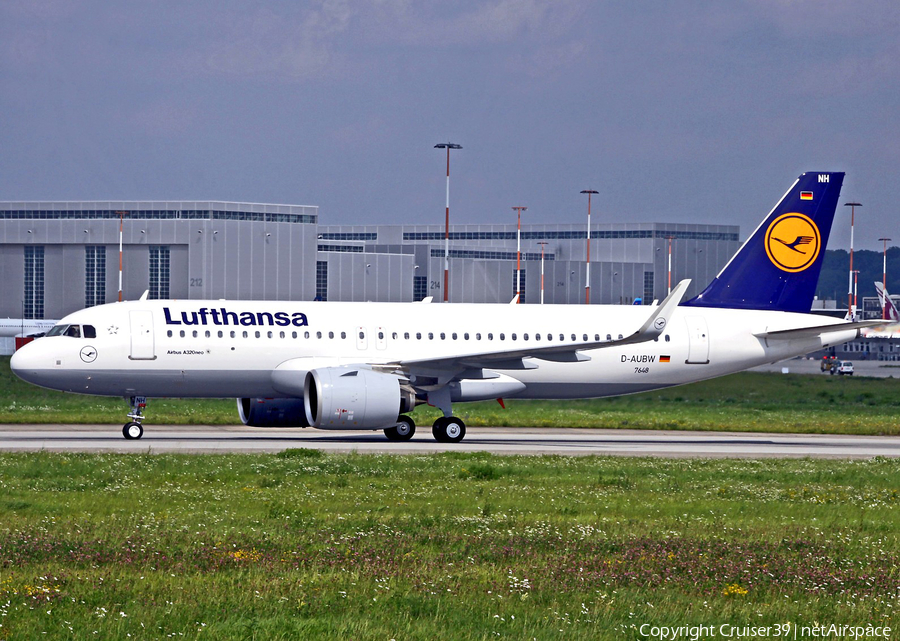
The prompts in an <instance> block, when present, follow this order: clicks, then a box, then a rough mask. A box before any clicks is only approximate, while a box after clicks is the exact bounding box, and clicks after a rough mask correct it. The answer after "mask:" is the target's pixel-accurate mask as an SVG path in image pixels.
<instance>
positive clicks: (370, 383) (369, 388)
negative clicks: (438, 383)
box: [303, 367, 416, 430]
mask: <svg viewBox="0 0 900 641" xmlns="http://www.w3.org/2000/svg"><path fill="white" fill-rule="evenodd" d="M303 397H304V401H305V406H306V418H307V420H308V421H309V424H310V425H312V426H313V427H318V428H321V429H331V430H341V429H346V430H353V429H357V430H358V429H382V428H385V427H390V426H393V425H394V424H396V423H397V417H398V416H400V414H402V413H404V412H409V411H410V410H412V409H413V408H414V407H415V405H416V397H415V393H414V392H413V391H412V390H411V389H407V388H404V387H403V386H401V385H400V379H399V378H398V377H396V376H394V375H393V374H383V373H381V372H375V371H372V370H370V369H362V368H359V367H321V368H318V369H313V370H310V371H309V372H308V373H307V374H306V381H305V383H304V394H303Z"/></svg>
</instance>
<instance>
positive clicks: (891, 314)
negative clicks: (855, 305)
mask: <svg viewBox="0 0 900 641" xmlns="http://www.w3.org/2000/svg"><path fill="white" fill-rule="evenodd" d="M875 291H877V292H878V301H879V302H880V303H881V311H882V317H883V318H885V319H887V320H889V321H891V322H892V323H900V311H898V310H897V306H896V305H895V304H894V301H892V300H891V296H890V294H888V291H887V289H885V287H884V284H883V283H880V282H878V281H876V282H875Z"/></svg>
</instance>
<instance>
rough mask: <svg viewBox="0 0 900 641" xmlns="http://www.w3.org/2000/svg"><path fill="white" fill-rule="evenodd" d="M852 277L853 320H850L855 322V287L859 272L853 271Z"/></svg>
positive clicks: (857, 283)
mask: <svg viewBox="0 0 900 641" xmlns="http://www.w3.org/2000/svg"><path fill="white" fill-rule="evenodd" d="M852 276H853V301H854V302H853V309H854V313H853V318H852V319H851V320H856V312H855V310H856V290H857V286H858V285H859V270H858V269H854V270H853V272H852Z"/></svg>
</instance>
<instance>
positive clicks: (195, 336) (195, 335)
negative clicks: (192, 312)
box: [191, 329, 197, 338]
mask: <svg viewBox="0 0 900 641" xmlns="http://www.w3.org/2000/svg"><path fill="white" fill-rule="evenodd" d="M191 336H193V337H194V338H197V330H196V329H195V330H194V331H193V332H191Z"/></svg>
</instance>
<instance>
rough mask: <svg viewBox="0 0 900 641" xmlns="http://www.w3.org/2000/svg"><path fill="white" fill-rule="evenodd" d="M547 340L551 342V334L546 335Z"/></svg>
mask: <svg viewBox="0 0 900 641" xmlns="http://www.w3.org/2000/svg"><path fill="white" fill-rule="evenodd" d="M547 340H548V341H552V340H553V334H547ZM560 340H562V338H560Z"/></svg>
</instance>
